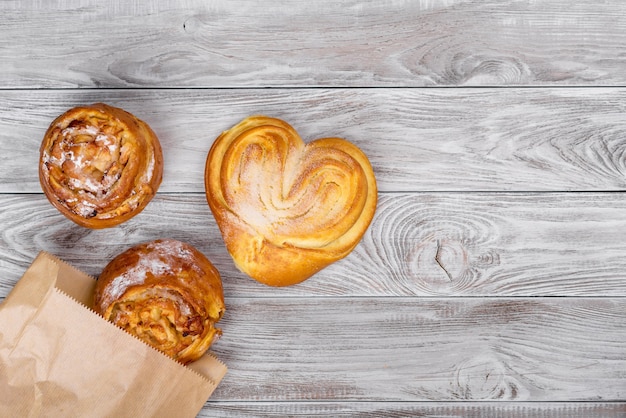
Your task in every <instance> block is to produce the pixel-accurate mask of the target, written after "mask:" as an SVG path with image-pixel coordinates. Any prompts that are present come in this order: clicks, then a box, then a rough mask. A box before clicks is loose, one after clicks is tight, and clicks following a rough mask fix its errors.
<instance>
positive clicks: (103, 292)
mask: <svg viewBox="0 0 626 418" xmlns="http://www.w3.org/2000/svg"><path fill="white" fill-rule="evenodd" d="M94 310H95V311H96V312H98V313H99V314H101V315H102V316H103V317H104V318H105V319H107V320H109V321H111V322H113V323H114V324H116V325H118V326H119V327H121V328H122V329H125V330H126V331H128V332H129V333H131V334H133V335H135V336H137V337H138V338H140V339H142V340H143V341H145V342H146V343H148V344H150V345H151V346H153V347H154V348H156V349H158V350H160V351H162V352H164V353H165V354H167V355H168V356H170V357H172V358H173V359H175V360H177V361H179V362H181V363H183V364H186V363H189V362H191V361H194V360H197V359H198V358H200V357H201V356H202V355H203V354H204V353H205V352H206V350H208V348H209V347H210V345H211V344H212V343H213V341H214V340H215V339H217V338H218V337H219V335H221V330H220V329H218V328H216V327H215V324H216V323H217V322H218V321H219V320H220V319H221V317H222V315H223V314H224V311H225V306H224V293H223V289H222V280H221V278H220V275H219V273H218V271H217V269H215V267H214V266H213V264H211V262H210V261H209V260H208V259H207V258H206V257H205V256H204V255H203V254H202V253H201V252H199V251H198V250H197V249H196V248H194V247H193V246H191V245H189V244H186V243H183V242H180V241H176V240H173V239H161V240H156V241H152V242H148V243H144V244H140V245H137V246H135V247H132V248H130V249H128V250H127V251H125V252H123V253H121V254H120V255H118V256H117V257H115V258H114V259H113V260H111V262H110V263H109V264H108V265H107V266H106V267H105V268H104V270H103V271H102V274H100V276H99V278H98V281H97V282H96V290H95V295H94Z"/></svg>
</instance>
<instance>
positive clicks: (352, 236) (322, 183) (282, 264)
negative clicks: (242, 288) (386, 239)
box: [205, 116, 378, 286]
mask: <svg viewBox="0 0 626 418" xmlns="http://www.w3.org/2000/svg"><path fill="white" fill-rule="evenodd" d="M205 187H206V195H207V201H208V203H209V206H210V208H211V211H212V212H213V215H214V217H215V220H216V222H217V225H218V226H219V228H220V231H221V233H222V236H223V238H224V242H225V244H226V247H227V249H228V251H229V253H230V255H231V256H232V258H233V260H234V262H235V264H236V265H237V267H238V268H239V269H240V270H241V271H243V272H244V273H246V274H248V275H249V276H250V277H252V278H254V279H256V280H258V281H259V282H261V283H265V284H268V285H271V286H287V285H292V284H295V283H299V282H301V281H303V280H305V279H307V278H309V277H310V276H312V275H313V274H315V273H316V272H318V271H319V270H321V269H322V268H324V267H326V266H328V265H329V264H331V263H333V262H335V261H337V260H339V259H341V258H343V257H345V256H346V255H348V254H349V253H350V252H351V251H352V250H353V249H354V247H355V246H356V245H357V244H358V242H359V241H360V240H361V237H362V236H363V234H364V233H365V231H366V230H367V228H368V226H369V224H370V222H371V221H372V218H373V216H374V212H375V210H376V202H377V196H378V195H377V188H376V179H375V177H374V171H373V169H372V166H371V164H370V162H369V160H368V159H367V157H366V156H365V154H364V153H363V152H362V151H361V150H360V149H359V148H358V147H356V146H355V145H353V144H352V143H350V142H348V141H346V140H344V139H341V138H322V139H317V140H315V141H312V142H310V143H308V144H305V143H304V142H303V141H302V139H301V138H300V136H299V135H298V133H297V132H296V131H295V130H294V128H292V127H291V126H290V125H289V124H288V123H286V122H284V121H282V120H280V119H275V118H270V117H266V116H251V117H248V118H246V119H244V120H243V121H241V122H240V123H238V124H237V125H235V126H233V127H232V128H231V129H229V130H227V131H225V132H223V133H222V134H221V135H220V136H219V137H218V138H217V139H216V140H215V142H214V143H213V146H212V147H211V150H210V151H209V155H208V157H207V162H206V168H205Z"/></svg>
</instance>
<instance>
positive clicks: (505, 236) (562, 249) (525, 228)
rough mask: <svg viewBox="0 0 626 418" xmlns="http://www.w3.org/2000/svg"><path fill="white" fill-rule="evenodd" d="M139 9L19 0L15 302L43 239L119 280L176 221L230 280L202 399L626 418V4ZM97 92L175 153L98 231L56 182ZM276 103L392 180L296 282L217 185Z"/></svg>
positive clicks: (312, 132)
mask: <svg viewBox="0 0 626 418" xmlns="http://www.w3.org/2000/svg"><path fill="white" fill-rule="evenodd" d="M136 3H137V2H134V3H133V2H130V3H129V2H121V1H113V0H107V1H100V2H93V1H86V0H67V1H65V0H64V1H61V0H57V1H51V2H38V1H3V2H0V145H1V147H0V149H1V150H2V152H0V270H1V271H2V274H1V275H0V300H2V299H3V298H4V297H5V296H6V295H7V294H8V292H9V291H10V290H11V288H12V287H13V286H14V284H15V283H16V281H17V280H18V279H19V277H20V276H21V274H22V273H23V272H24V270H25V269H26V267H27V266H28V264H29V263H30V262H31V261H32V259H33V258H34V257H35V255H36V254H37V253H38V252H39V251H40V250H47V251H49V252H51V253H53V254H55V255H57V256H59V257H61V258H63V259H65V260H66V261H68V262H70V263H72V264H73V265H75V266H77V267H79V268H81V269H83V270H85V271H86V272H88V273H89V274H92V275H94V276H97V275H98V274H99V272H100V271H101V269H102V268H103V267H104V265H105V264H106V262H107V261H108V260H109V259H110V258H111V257H113V256H114V255H116V254H117V253H119V252H120V251H122V250H124V249H126V248H128V247H129V246H131V245H134V244H136V243H139V242H143V241H147V240H151V239H155V238H161V237H172V238H177V239H181V240H184V241H187V242H189V243H191V244H193V245H194V246H196V247H198V248H199V249H200V250H201V251H202V252H203V253H205V254H206V255H207V256H208V257H209V258H210V259H211V260H212V261H213V262H214V263H215V264H216V266H217V267H218V268H219V270H220V272H221V274H222V277H223V280H224V287H225V293H226V303H227V314H226V315H225V317H224V319H223V322H222V323H221V325H222V328H223V330H224V336H223V338H222V339H221V340H220V341H218V342H217V343H216V344H215V345H214V346H213V348H212V349H213V351H215V352H216V353H217V354H218V356H219V357H220V358H221V359H223V360H224V361H225V362H226V363H227V365H228V367H229V373H228V374H227V376H226V379H225V380H224V381H223V382H222V383H221V384H220V386H219V387H218V390H217V391H216V393H215V394H214V396H213V397H212V398H211V399H210V400H209V401H208V402H207V404H206V406H205V407H204V408H203V410H202V411H201V413H200V414H199V416H200V417H213V416H216V417H217V416H219V417H247V416H254V417H259V416H281V417H282V416H339V417H341V416H363V417H399V416H429V417H430V416H432V417H441V416H446V417H494V416H495V417H497V416H506V417H513V418H515V417H527V416H544V417H568V418H569V417H575V418H577V417H581V418H582V417H592V418H595V417H598V418H599V417H624V416H626V273H625V272H626V261H625V260H626V257H624V254H626V239H625V238H624V237H626V194H624V193H623V192H624V191H626V163H625V161H626V118H625V115H626V87H624V86H626V3H624V2H622V1H618V0H608V1H603V2H575V1H571V0H551V1H548V0H536V1H512V0H505V1H487V2H484V1H478V0H446V1H441V2H435V1H427V0H415V1H387V2H377V1H352V0H351V1H348V2H331V1H326V0H324V1H321V2H312V1H303V0H288V1H283V2H274V3H268V2H256V1H238V0H236V1H230V2H205V1H200V0H186V1H184V2H183V1H175V0H162V1H156V2H149V3H145V2H141V3H139V4H136ZM265 87H271V88H270V89H266V88H265ZM421 87H426V88H421ZM436 87H442V88H436ZM443 87H445V88H443ZM469 87H471V88H469ZM97 101H103V102H107V103H109V104H112V105H117V106H120V107H122V108H124V109H126V110H128V111H131V112H132V113H134V114H136V115H137V116H139V117H140V118H142V119H144V120H145V121H147V122H148V123H149V124H150V126H152V127H153V129H154V130H155V131H156V132H157V134H158V135H159V137H160V139H161V142H162V145H163V149H164V152H165V175H164V181H163V184H162V186H161V188H160V189H159V193H158V195H157V197H156V198H155V199H154V200H153V201H152V202H151V203H150V204H149V205H148V207H147V208H146V210H145V211H144V212H142V213H141V214H140V215H138V216H137V217H135V218H133V219H132V220H130V221H129V222H126V223H124V224H123V225H121V226H119V227H116V228H111V229H106V230H99V231H95V230H87V229H84V228H81V227H78V226H76V225H74V224H73V223H71V222H70V221H68V220H66V219H65V218H63V217H62V216H61V215H60V214H59V213H58V212H57V211H56V209H54V208H53V207H52V206H51V205H50V204H49V203H48V201H47V200H46V198H45V197H44V196H43V194H42V192H41V188H40V187H39V184H38V177H37V157H38V148H39V144H40V142H41V139H42V136H43V134H44V132H45V130H46V128H47V126H48V125H49V124H50V122H51V121H52V120H53V119H54V118H55V117H56V116H58V115H59V114H61V113H62V112H64V111H65V110H67V109H68V108H70V107H72V106H75V105H80V104H85V103H92V102H97ZM255 113H265V114H268V115H270V116H276V117H280V118H283V119H285V120H287V121H288V122H290V123H291V124H292V125H293V126H294V127H295V128H296V129H297V130H298V131H299V132H300V134H301V135H302V137H303V138H304V139H305V140H311V139H314V138H317V137H322V136H342V137H345V138H346V139H349V140H351V141H352V142H354V143H356V144H357V145H358V146H359V147H361V148H362V149H363V150H364V151H365V152H366V154H367V155H368V156H369V157H370V159H371V161H372V163H373V165H374V168H375V171H376V175H377V179H378V183H379V188H380V194H379V207H378V211H377V214H376V216H375V218H374V221H373V223H372V225H371V227H370V229H369V230H368V232H367V234H366V235H365V237H364V238H363V240H362V242H361V243H360V244H359V246H358V247H357V248H356V249H355V250H354V252H353V253H351V254H350V255H349V256H348V257H347V258H345V259H344V260H341V261H339V262H337V263H335V264H333V265H331V266H330V267H328V268H327V269H325V270H323V271H322V272H320V273H319V274H318V275H316V276H314V277H313V278H311V279H309V280H307V281H306V282H304V283H302V284H300V285H297V286H293V287H289V288H281V289H277V288H270V287H267V286H263V285H260V284H258V283H256V282H255V281H253V280H251V279H249V278H247V277H245V276H244V275H243V274H242V273H240V272H238V271H237V270H236V269H235V267H234V266H233V263H232V260H231V259H230V257H229V255H228V254H227V252H226V250H225V248H224V245H223V242H222V240H221V237H220V235H219V231H218V228H217V226H216V225H215V221H214V220H213V217H212V216H211V213H210V210H209V208H208V205H207V204H206V200H205V197H204V194H203V179H202V175H203V171H204V163H205V158H206V154H207V152H208V150H209V148H210V146H211V144H212V142H213V140H214V138H215V137H216V136H217V135H218V134H219V133H220V132H221V131H223V130H224V129H227V128H229V127H230V126H232V125H233V124H234V123H236V122H238V121H239V120H240V119H242V118H244V117H246V116H249V115H251V114H255ZM0 415H1V414H0Z"/></svg>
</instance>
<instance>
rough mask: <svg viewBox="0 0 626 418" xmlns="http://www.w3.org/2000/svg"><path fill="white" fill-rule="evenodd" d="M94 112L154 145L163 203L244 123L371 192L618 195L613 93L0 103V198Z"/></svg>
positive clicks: (16, 98)
mask: <svg viewBox="0 0 626 418" xmlns="http://www.w3.org/2000/svg"><path fill="white" fill-rule="evenodd" d="M98 101H103V102H106V103H109V104H111V105H114V106H118V107H122V108H124V109H126V110H128V111H129V112H131V113H134V114H135V115H136V116H137V117H139V118H140V119H143V120H145V121H146V122H148V123H149V124H150V126H151V127H152V128H153V129H154V131H155V132H156V133H157V135H158V136H159V138H160V140H161V143H162V146H163V152H164V158H165V167H164V178H163V183H162V185H161V188H160V189H159V190H160V191H163V192H199V193H202V192H204V177H203V176H204V165H205V161H206V156H207V154H208V151H209V149H210V147H211V145H212V143H213V141H214V140H215V138H216V137H217V136H218V135H219V134H220V133H221V132H222V131H224V130H226V129H228V128H230V127H231V126H233V125H234V124H236V123H238V122H239V121H240V120H242V119H244V118H245V117H247V116H250V115H253V114H265V115H268V116H274V117H278V118H281V119H283V120H286V121H287V122H289V123H290V124H291V125H292V126H294V128H295V129H296V130H297V131H298V132H299V133H300V135H301V136H302V137H303V139H304V140H305V141H311V140H313V139H315V138H319V137H328V136H339V137H343V138H345V139H348V140H349V141H351V142H353V143H355V144H356V145H357V146H359V147H360V148H361V149H362V150H363V151H364V152H365V153H366V155H367V156H368V157H369V159H370V160H371V162H372V165H373V166H374V170H375V173H376V176H377V181H378V186H379V190H381V191H477V190H478V191H595V190H602V191H623V190H626V162H625V161H626V118H624V114H626V89H624V88H615V89H605V88H566V89H562V88H559V89H557V88H550V89H548V88H532V89H526V88H524V89H512V88H511V89H276V90H274V89H271V90H256V89H243V90H241V89H236V90H231V89H215V90H168V89H149V90H70V91H66V90H61V91H58V90H56V91H49V90H36V91H32V90H29V91H0V114H2V118H0V143H2V147H3V148H2V150H3V152H2V154H1V155H0V192H9V193H23V192H30V193H36V192H40V191H41V187H40V186H39V180H38V174H37V164H38V163H37V160H38V155H39V154H38V153H39V147H40V144H41V141H42V138H43V135H44V133H45V131H46V129H47V127H48V126H49V124H50V123H51V122H52V121H53V120H54V118H56V117H57V116H58V115H60V114H61V113H63V112H65V111H66V110H67V109H69V108H71V107H73V106H77V105H81V104H88V103H93V102H98Z"/></svg>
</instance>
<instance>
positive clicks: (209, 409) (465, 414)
mask: <svg viewBox="0 0 626 418" xmlns="http://www.w3.org/2000/svg"><path fill="white" fill-rule="evenodd" d="M625 415H626V404H625V403H608V402H597V403H590V402H576V403H565V404H564V403H558V402H552V403H550V402H533V403H529V402H480V403H476V402H447V403H445V402H341V403H338V402H314V401H308V402H276V401H269V402H242V403H234V402H217V401H210V402H208V403H207V404H206V405H205V407H204V408H203V409H202V411H201V412H200V414H198V417H205V418H209V417H220V418H230V417H237V418H246V417H259V416H264V417H281V418H282V417H285V416H307V417H329V416H332V417H338V418H339V417H355V416H358V417H362V418H399V417H439V418H440V417H446V418H494V417H508V418H528V417H542V418H623V417H624V416H625Z"/></svg>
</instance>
